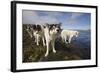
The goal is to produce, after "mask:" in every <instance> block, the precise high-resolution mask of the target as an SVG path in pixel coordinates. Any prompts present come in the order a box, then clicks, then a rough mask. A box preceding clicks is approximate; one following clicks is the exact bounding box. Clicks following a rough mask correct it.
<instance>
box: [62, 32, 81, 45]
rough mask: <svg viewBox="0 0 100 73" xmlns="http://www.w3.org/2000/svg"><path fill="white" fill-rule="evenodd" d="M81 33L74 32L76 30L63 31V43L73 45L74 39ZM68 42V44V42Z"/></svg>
mask: <svg viewBox="0 0 100 73" xmlns="http://www.w3.org/2000/svg"><path fill="white" fill-rule="evenodd" d="M78 35H79V32H78V31H74V30H62V32H61V38H62V41H64V42H65V43H71V40H72V38H73V37H74V36H75V37H78ZM67 40H68V42H67Z"/></svg>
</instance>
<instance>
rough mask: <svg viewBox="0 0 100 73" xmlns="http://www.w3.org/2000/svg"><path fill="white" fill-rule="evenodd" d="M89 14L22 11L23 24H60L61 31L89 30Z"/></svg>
mask: <svg viewBox="0 0 100 73" xmlns="http://www.w3.org/2000/svg"><path fill="white" fill-rule="evenodd" d="M90 18H91V14H90V13H76V12H54V11H34V10H23V13H22V22H23V24H34V23H35V24H44V23H59V22H61V23H62V28H63V29H90V24H91V23H90V22H91V21H90Z"/></svg>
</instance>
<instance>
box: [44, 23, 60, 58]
mask: <svg viewBox="0 0 100 73" xmlns="http://www.w3.org/2000/svg"><path fill="white" fill-rule="evenodd" d="M60 25H61V24H46V25H45V26H44V36H45V40H46V53H45V57H46V56H48V54H49V49H50V47H49V46H50V43H51V46H52V49H53V52H54V53H56V50H55V40H56V37H57V33H58V32H59V31H60Z"/></svg>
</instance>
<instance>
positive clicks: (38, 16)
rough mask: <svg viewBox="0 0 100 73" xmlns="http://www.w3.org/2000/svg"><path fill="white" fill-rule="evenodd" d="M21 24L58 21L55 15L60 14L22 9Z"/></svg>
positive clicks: (58, 14)
mask: <svg viewBox="0 0 100 73" xmlns="http://www.w3.org/2000/svg"><path fill="white" fill-rule="evenodd" d="M22 15H23V16H22V20H23V24H34V23H35V24H44V23H58V22H59V20H58V19H57V16H60V15H61V14H60V13H58V12H38V11H29V10H24V11H23V14H22Z"/></svg>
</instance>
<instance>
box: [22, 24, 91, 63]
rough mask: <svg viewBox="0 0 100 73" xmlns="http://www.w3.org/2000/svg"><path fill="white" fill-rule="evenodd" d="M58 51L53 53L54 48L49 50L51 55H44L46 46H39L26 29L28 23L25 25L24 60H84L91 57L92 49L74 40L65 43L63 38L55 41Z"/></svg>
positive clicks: (25, 61)
mask: <svg viewBox="0 0 100 73" xmlns="http://www.w3.org/2000/svg"><path fill="white" fill-rule="evenodd" d="M55 44H56V45H55V49H56V51H57V52H56V53H53V51H52V48H50V50H49V55H48V56H47V57H44V55H45V52H46V47H44V46H42V43H41V42H40V45H39V46H37V45H36V43H35V42H34V38H30V36H29V35H28V33H27V31H26V25H23V57H22V58H23V62H24V63H27V62H45V61H69V60H84V59H90V49H88V48H80V47H78V46H79V44H75V42H74V41H73V42H72V43H71V44H65V43H63V42H62V41H61V40H58V41H56V43H55Z"/></svg>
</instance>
